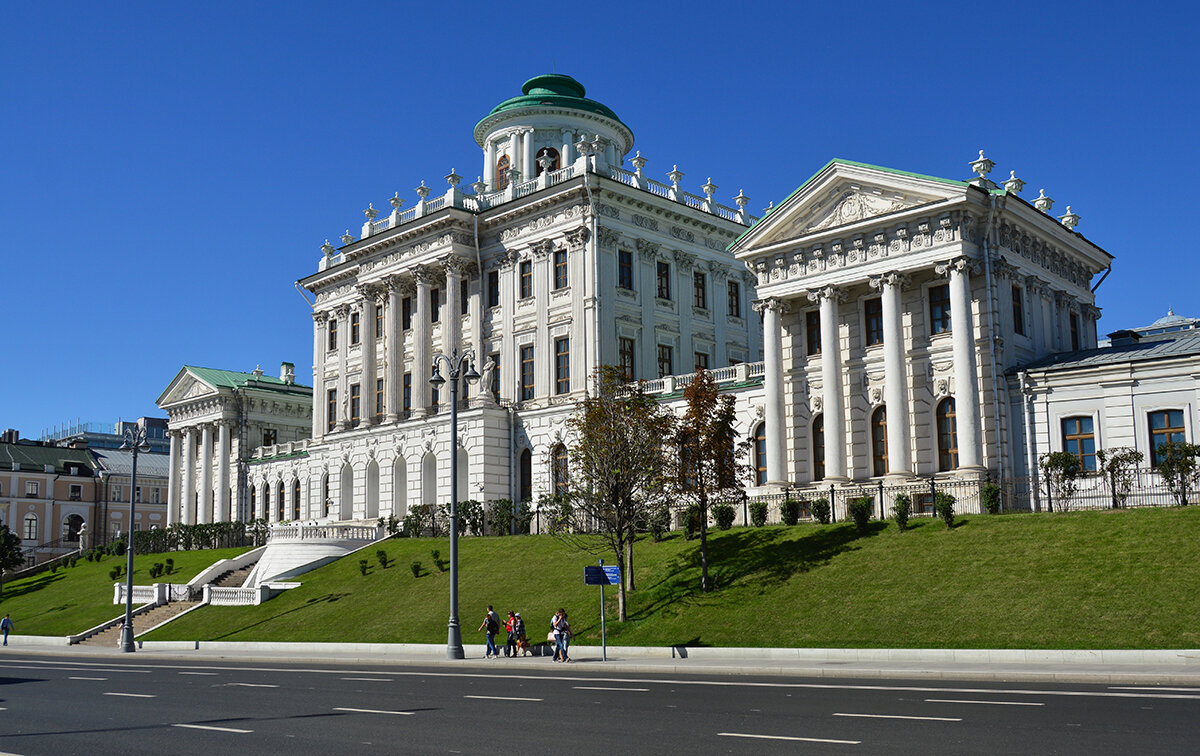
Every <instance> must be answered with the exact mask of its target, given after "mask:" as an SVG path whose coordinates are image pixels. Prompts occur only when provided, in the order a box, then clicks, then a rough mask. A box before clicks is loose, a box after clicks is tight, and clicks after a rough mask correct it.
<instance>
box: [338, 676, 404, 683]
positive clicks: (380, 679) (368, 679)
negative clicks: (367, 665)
mask: <svg viewBox="0 0 1200 756" xmlns="http://www.w3.org/2000/svg"><path fill="white" fill-rule="evenodd" d="M340 679H342V680H361V681H363V682H391V681H392V678H390V677H342V678H340Z"/></svg>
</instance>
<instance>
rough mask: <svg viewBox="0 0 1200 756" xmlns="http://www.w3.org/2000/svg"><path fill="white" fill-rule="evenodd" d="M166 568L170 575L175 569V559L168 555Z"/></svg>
mask: <svg viewBox="0 0 1200 756" xmlns="http://www.w3.org/2000/svg"><path fill="white" fill-rule="evenodd" d="M164 569H165V570H166V572H167V574H168V575H170V574H171V573H172V572H174V571H175V560H174V559H171V558H170V557H167V561H166V564H165V565H164Z"/></svg>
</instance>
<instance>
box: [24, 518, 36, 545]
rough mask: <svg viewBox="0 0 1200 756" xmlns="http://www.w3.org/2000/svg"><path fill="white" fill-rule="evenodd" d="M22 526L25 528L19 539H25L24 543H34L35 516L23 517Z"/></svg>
mask: <svg viewBox="0 0 1200 756" xmlns="http://www.w3.org/2000/svg"><path fill="white" fill-rule="evenodd" d="M23 524H24V525H25V527H24V529H23V531H22V533H21V537H22V538H23V539H25V540H26V541H36V540H37V515H35V514H27V515H25V521H24V523H23Z"/></svg>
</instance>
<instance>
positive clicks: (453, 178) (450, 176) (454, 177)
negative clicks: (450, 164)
mask: <svg viewBox="0 0 1200 756" xmlns="http://www.w3.org/2000/svg"><path fill="white" fill-rule="evenodd" d="M460 181H462V176H459V175H458V174H457V173H455V172H454V169H453V168H451V169H450V172H449V173H447V174H446V183H447V184H449V185H450V186H458V182H460ZM421 183H422V184H424V183H425V182H424V181H422V182H421Z"/></svg>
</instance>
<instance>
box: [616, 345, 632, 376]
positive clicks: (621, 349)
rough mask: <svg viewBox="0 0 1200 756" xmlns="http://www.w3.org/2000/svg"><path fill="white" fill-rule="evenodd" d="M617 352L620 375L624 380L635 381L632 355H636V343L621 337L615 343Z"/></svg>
mask: <svg viewBox="0 0 1200 756" xmlns="http://www.w3.org/2000/svg"><path fill="white" fill-rule="evenodd" d="M617 352H618V356H619V359H620V362H621V373H622V374H623V375H624V376H625V380H627V381H632V380H635V378H634V375H635V374H634V364H635V363H634V355H635V354H636V353H637V342H636V341H635V340H634V339H626V338H624V337H622V338H620V339H618V341H617Z"/></svg>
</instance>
